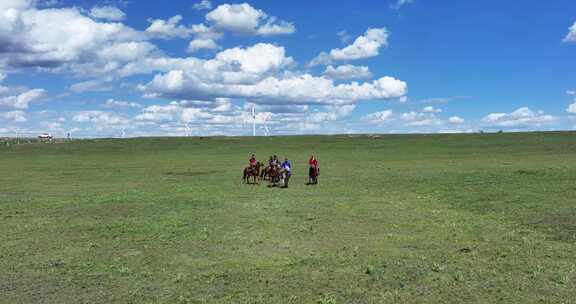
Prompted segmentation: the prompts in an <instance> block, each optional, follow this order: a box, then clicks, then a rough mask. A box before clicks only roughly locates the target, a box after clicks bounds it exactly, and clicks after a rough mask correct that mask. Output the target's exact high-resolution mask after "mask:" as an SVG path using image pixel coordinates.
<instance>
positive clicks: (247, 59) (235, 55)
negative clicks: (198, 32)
mask: <svg viewBox="0 0 576 304" xmlns="http://www.w3.org/2000/svg"><path fill="white" fill-rule="evenodd" d="M216 60H217V61H218V62H221V63H225V64H229V65H239V67H240V70H242V71H245V72H248V73H256V74H260V73H266V72H268V71H270V70H273V69H277V68H280V67H282V66H286V65H288V64H290V63H292V58H287V57H286V56H285V50H284V48H283V47H278V46H275V45H272V44H266V43H258V44H256V45H254V46H251V47H249V48H239V47H236V48H232V49H227V50H224V51H222V52H220V53H218V54H217V55H216Z"/></svg>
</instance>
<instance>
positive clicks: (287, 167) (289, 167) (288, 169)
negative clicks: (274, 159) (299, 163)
mask: <svg viewBox="0 0 576 304" xmlns="http://www.w3.org/2000/svg"><path fill="white" fill-rule="evenodd" d="M282 169H283V170H285V171H286V173H288V174H291V173H292V164H291V163H290V161H289V160H288V158H285V159H284V162H283V163H282Z"/></svg>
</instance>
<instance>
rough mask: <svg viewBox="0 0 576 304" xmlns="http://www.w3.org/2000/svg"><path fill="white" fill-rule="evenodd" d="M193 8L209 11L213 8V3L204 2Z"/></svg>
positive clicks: (208, 0)
mask: <svg viewBox="0 0 576 304" xmlns="http://www.w3.org/2000/svg"><path fill="white" fill-rule="evenodd" d="M192 7H193V8H194V9H197V10H209V9H211V8H212V2H211V1H210V0H202V1H200V2H198V3H195V4H194V5H192Z"/></svg>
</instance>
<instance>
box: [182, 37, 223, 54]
mask: <svg viewBox="0 0 576 304" xmlns="http://www.w3.org/2000/svg"><path fill="white" fill-rule="evenodd" d="M218 49H220V46H219V45H218V44H217V43H216V42H215V41H214V40H213V39H194V40H192V41H190V44H188V52H189V53H194V52H196V51H199V50H218Z"/></svg>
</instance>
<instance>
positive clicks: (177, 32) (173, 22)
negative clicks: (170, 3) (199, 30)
mask: <svg viewBox="0 0 576 304" xmlns="http://www.w3.org/2000/svg"><path fill="white" fill-rule="evenodd" d="M180 21H182V16H180V15H176V16H173V17H171V18H169V19H168V20H162V19H154V20H151V21H150V26H148V28H147V29H146V33H148V34H149V35H150V36H151V37H154V38H160V39H174V38H188V37H190V36H191V35H192V34H193V32H194V31H193V29H192V28H189V27H186V26H184V25H181V24H179V23H180Z"/></svg>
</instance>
